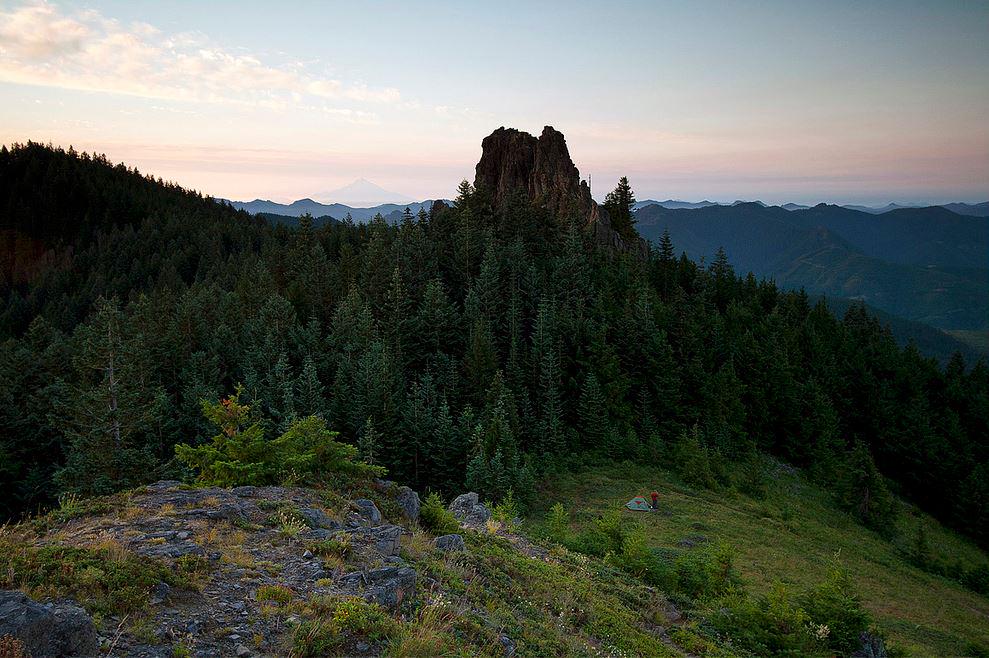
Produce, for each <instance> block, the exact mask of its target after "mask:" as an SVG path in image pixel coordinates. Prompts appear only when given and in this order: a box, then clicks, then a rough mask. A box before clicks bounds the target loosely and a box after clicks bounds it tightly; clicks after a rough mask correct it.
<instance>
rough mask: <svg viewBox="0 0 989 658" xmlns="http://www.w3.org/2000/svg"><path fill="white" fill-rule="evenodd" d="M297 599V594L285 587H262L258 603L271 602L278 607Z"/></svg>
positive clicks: (259, 589) (258, 595) (259, 588)
mask: <svg viewBox="0 0 989 658" xmlns="http://www.w3.org/2000/svg"><path fill="white" fill-rule="evenodd" d="M293 597H295V592H293V591H292V590H291V588H289V587H286V586H285V585H262V586H261V587H258V594H257V600H258V603H261V602H264V601H270V602H271V603H277V604H278V605H285V604H286V603H288V602H289V601H291V600H292V599H293Z"/></svg>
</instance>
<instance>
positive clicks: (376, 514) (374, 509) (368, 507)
mask: <svg viewBox="0 0 989 658" xmlns="http://www.w3.org/2000/svg"><path fill="white" fill-rule="evenodd" d="M354 505H356V506H357V511H358V513H359V514H360V515H361V516H362V517H364V518H365V519H366V520H368V521H370V522H371V523H375V524H377V523H381V512H380V511H378V506H377V505H375V504H374V501H373V500H368V499H367V498H358V499H357V500H355V501H354Z"/></svg>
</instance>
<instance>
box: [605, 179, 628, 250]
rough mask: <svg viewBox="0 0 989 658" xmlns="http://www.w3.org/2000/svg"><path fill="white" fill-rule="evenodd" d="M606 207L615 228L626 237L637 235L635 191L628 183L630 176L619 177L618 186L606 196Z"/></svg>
mask: <svg viewBox="0 0 989 658" xmlns="http://www.w3.org/2000/svg"><path fill="white" fill-rule="evenodd" d="M604 208H605V210H607V212H608V219H610V220H611V227H612V228H613V229H615V230H616V231H618V233H619V234H621V235H623V236H626V237H631V236H633V235H635V213H634V208H635V193H633V192H632V187H631V186H630V185H629V184H628V178H626V177H625V176H622V177H621V178H619V179H618V186H617V187H616V188H615V189H614V190H613V191H611V192H608V196H607V197H605V200H604Z"/></svg>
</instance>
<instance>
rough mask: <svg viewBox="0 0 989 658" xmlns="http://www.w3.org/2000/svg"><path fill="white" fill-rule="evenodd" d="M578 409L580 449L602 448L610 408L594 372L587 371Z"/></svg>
mask: <svg viewBox="0 0 989 658" xmlns="http://www.w3.org/2000/svg"><path fill="white" fill-rule="evenodd" d="M577 411H578V417H579V418H580V427H579V428H578V432H579V437H580V439H579V440H580V443H579V446H578V447H579V449H583V450H601V449H602V448H603V447H604V444H605V440H606V438H607V433H608V410H607V407H606V406H605V402H604V395H603V394H602V393H601V386H600V385H599V384H598V378H597V377H596V376H595V375H594V373H593V372H589V373H587V375H586V376H585V377H584V385H583V386H582V387H581V391H580V405H579V407H578V409H577Z"/></svg>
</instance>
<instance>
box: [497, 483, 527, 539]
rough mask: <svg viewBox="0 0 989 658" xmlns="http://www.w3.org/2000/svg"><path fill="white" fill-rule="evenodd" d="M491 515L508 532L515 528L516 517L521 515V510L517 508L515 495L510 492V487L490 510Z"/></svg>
mask: <svg viewBox="0 0 989 658" xmlns="http://www.w3.org/2000/svg"><path fill="white" fill-rule="evenodd" d="M491 516H492V517H493V518H494V520H495V521H498V522H499V523H501V525H502V526H504V528H505V529H506V530H508V531H509V532H513V531H514V530H515V528H516V526H517V525H518V523H517V519H519V518H520V517H521V516H522V512H521V510H520V509H519V505H518V503H517V502H516V501H515V495H514V494H513V493H512V490H511V488H509V490H508V493H507V494H505V497H504V498H502V499H501V502H500V503H498V504H497V505H495V506H494V508H493V509H492V510H491Z"/></svg>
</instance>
